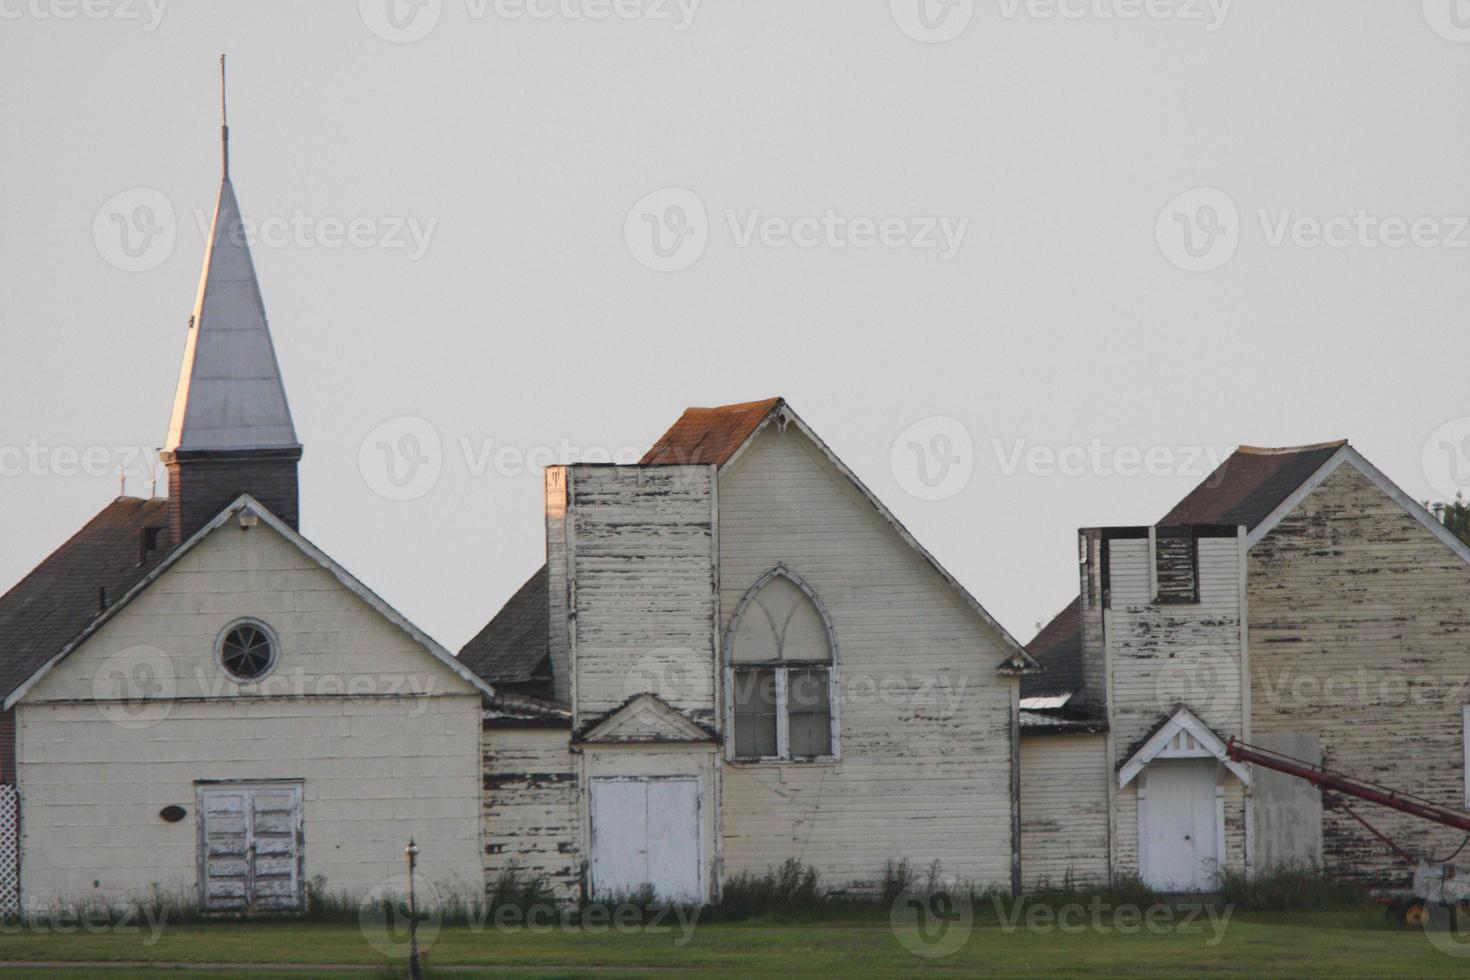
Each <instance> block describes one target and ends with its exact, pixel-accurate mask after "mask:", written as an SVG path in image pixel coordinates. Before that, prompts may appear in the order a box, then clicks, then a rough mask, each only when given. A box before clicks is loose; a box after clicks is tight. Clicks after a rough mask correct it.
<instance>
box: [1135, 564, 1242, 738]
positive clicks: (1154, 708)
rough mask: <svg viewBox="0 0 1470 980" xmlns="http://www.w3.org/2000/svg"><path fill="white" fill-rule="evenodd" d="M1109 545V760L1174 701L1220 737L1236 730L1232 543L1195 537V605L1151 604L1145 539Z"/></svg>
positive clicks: (1236, 592) (1236, 585) (1236, 594)
mask: <svg viewBox="0 0 1470 980" xmlns="http://www.w3.org/2000/svg"><path fill="white" fill-rule="evenodd" d="M1111 550H1112V568H1111V576H1112V583H1113V608H1112V610H1111V612H1110V613H1109V614H1108V630H1107V639H1108V663H1109V669H1110V671H1111V673H1112V698H1113V703H1112V704H1111V705H1110V708H1111V711H1110V719H1109V720H1110V723H1111V726H1112V732H1113V745H1114V757H1113V763H1114V764H1115V765H1116V764H1117V763H1118V762H1121V761H1122V759H1123V757H1124V756H1125V755H1126V754H1127V753H1128V750H1129V749H1130V747H1131V746H1133V744H1134V743H1135V742H1137V741H1138V740H1139V739H1140V738H1142V737H1143V736H1144V735H1145V734H1147V733H1148V731H1149V730H1150V729H1151V728H1152V727H1153V726H1154V724H1155V723H1156V722H1157V721H1158V720H1159V718H1160V716H1162V715H1164V714H1167V713H1168V712H1169V711H1171V710H1173V708H1174V706H1175V705H1176V704H1178V703H1180V702H1183V703H1185V704H1187V705H1188V706H1189V708H1190V710H1192V711H1193V712H1194V713H1195V714H1196V715H1198V716H1199V718H1200V720H1201V721H1203V722H1204V723H1205V724H1207V725H1209V726H1210V727H1211V728H1212V729H1214V730H1215V732H1217V733H1218V734H1219V735H1220V736H1221V737H1222V738H1224V737H1228V736H1229V735H1232V734H1235V733H1238V732H1240V731H1241V720H1242V717H1241V701H1240V692H1241V681H1240V669H1241V668H1240V564H1239V545H1238V542H1237V540H1236V539H1235V538H1202V539H1200V542H1199V577H1200V601H1199V603H1197V604H1195V603H1189V604H1164V605H1155V604H1153V603H1152V597H1151V596H1150V595H1149V584H1148V583H1149V574H1148V563H1149V553H1148V541H1147V540H1145V539H1124V540H1115V541H1112V542H1111Z"/></svg>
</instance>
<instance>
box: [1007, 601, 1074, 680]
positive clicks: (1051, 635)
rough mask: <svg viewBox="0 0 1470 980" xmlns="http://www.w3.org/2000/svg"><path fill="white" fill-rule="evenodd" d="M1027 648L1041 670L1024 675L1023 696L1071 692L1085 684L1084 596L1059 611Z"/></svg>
mask: <svg viewBox="0 0 1470 980" xmlns="http://www.w3.org/2000/svg"><path fill="white" fill-rule="evenodd" d="M1026 652H1027V653H1029V654H1031V656H1032V657H1034V658H1035V659H1036V661H1037V662H1038V663H1040V664H1041V666H1042V670H1041V672H1040V673H1030V674H1022V675H1021V697H1023V698H1037V697H1045V696H1047V695H1055V694H1071V693H1072V692H1073V691H1076V690H1079V689H1080V688H1081V687H1082V597H1081V596H1078V597H1077V598H1076V599H1073V600H1072V601H1071V603H1069V604H1068V606H1067V608H1065V609H1063V610H1062V611H1061V612H1059V613H1057V614H1056V617H1055V618H1054V619H1052V621H1051V622H1049V623H1047V624H1046V626H1044V627H1043V628H1042V630H1041V632H1040V633H1037V634H1036V637H1035V639H1033V640H1032V641H1031V642H1030V643H1028V644H1026Z"/></svg>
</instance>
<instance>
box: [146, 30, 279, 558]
mask: <svg viewBox="0 0 1470 980" xmlns="http://www.w3.org/2000/svg"><path fill="white" fill-rule="evenodd" d="M220 82H221V97H222V103H223V83H224V59H223V57H221V59H220ZM221 109H222V110H223V104H222V105H221ZM222 114H223V113H222ZM220 135H221V144H222V163H223V173H222V176H221V181H220V189H219V197H218V199H217V200H216V201H215V208H214V222H213V223H212V225H211V226H210V231H209V241H208V242H207V243H206V245H205V249H204V268H203V270H202V271H201V273H200V276H199V291H198V294H197V295H196V297H195V300H194V315H193V316H192V317H191V318H190V320H189V334H188V339H187V340H186V341H185V344H184V362H183V366H182V367H181V368H180V369H179V386H178V389H177V391H176V392H175V394H174V408H173V417H172V419H171V420H170V422H169V427H168V439H167V440H166V442H165V443H164V447H163V459H164V462H165V463H166V464H168V469H169V496H170V498H171V499H172V500H173V502H174V506H173V508H171V509H173V510H176V511H178V513H177V515H176V516H177V521H176V524H177V526H176V527H175V531H176V532H177V533H178V534H179V535H180V537H182V536H183V535H186V534H188V533H189V532H190V531H191V530H193V528H195V527H198V526H200V525H202V524H204V523H205V522H207V521H208V520H209V519H210V518H212V517H213V516H214V514H215V513H217V512H218V511H219V510H220V509H222V508H223V507H225V506H226V505H228V504H229V503H230V502H231V501H233V500H234V498H235V497H236V496H238V495H239V493H242V492H248V493H251V494H253V495H255V496H256V497H257V498H259V499H260V500H261V502H262V503H264V504H265V505H266V506H267V507H270V508H271V510H272V511H274V512H275V513H276V515H277V516H279V517H281V518H282V519H283V520H286V521H287V522H288V523H290V524H291V525H293V526H294V525H295V524H296V519H297V514H296V511H297V501H296V460H298V459H300V458H301V444H300V443H299V442H298V441H297V439H296V428H295V426H294V425H293V424H292V421H291V408H290V406H289V405H288V404H287V401H286V386H285V384H284V383H283V382H282V380H281V369H280V365H279V364H278V363H277V361H276V350H275V345H274V344H273V343H272V342H271V334H270V328H269V327H268V326H267V324H266V317H265V303H264V301H263V300H262V299H261V296H260V284H259V282H258V281H257V280H256V277H255V263H254V262H253V261H252V260H251V257H250V246H249V243H248V242H247V241H246V236H245V228H244V225H243V222H242V220H241V216H240V205H239V203H238V202H237V201H236V200H235V188H234V185H233V184H232V183H231V182H230V163H229V125H228V123H227V122H226V123H224V124H223V125H222V126H221V133H220ZM287 471H289V480H287V479H286V476H287ZM286 484H289V486H287V485H286Z"/></svg>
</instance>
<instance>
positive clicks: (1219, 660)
mask: <svg viewBox="0 0 1470 980" xmlns="http://www.w3.org/2000/svg"><path fill="white" fill-rule="evenodd" d="M1240 548H1241V544H1240V540H1239V539H1238V538H1236V537H1206V538H1201V539H1200V540H1199V602H1197V603H1164V604H1158V603H1154V602H1153V595H1152V588H1151V585H1150V576H1149V562H1150V561H1151V556H1150V553H1149V542H1148V539H1147V538H1125V539H1114V540H1112V541H1110V542H1109V551H1110V564H1109V576H1110V579H1111V585H1112V608H1111V609H1110V610H1109V611H1108V613H1107V631H1106V635H1107V664H1108V672H1109V678H1110V683H1111V693H1110V695H1109V703H1108V720H1109V724H1110V727H1111V742H1112V746H1113V758H1112V764H1111V765H1110V766H1109V767H1108V770H1109V776H1110V778H1113V779H1116V773H1117V770H1116V767H1117V765H1118V764H1119V763H1120V762H1122V761H1123V760H1124V759H1126V758H1127V757H1128V756H1129V755H1130V754H1131V753H1132V752H1133V751H1134V750H1136V749H1137V748H1138V745H1139V742H1140V741H1141V740H1142V739H1143V738H1144V736H1145V735H1147V734H1148V733H1149V732H1150V731H1151V730H1152V729H1153V728H1154V726H1155V725H1157V724H1158V722H1159V721H1160V720H1161V719H1163V718H1164V717H1166V716H1167V715H1169V714H1170V713H1171V712H1172V711H1173V710H1174V708H1175V706H1176V705H1178V704H1180V703H1182V704H1184V705H1186V706H1187V707H1188V708H1189V709H1190V710H1191V711H1192V712H1193V713H1194V714H1195V715H1196V716H1197V717H1198V718H1199V719H1200V720H1201V721H1203V722H1204V723H1205V724H1206V725H1208V726H1209V727H1210V728H1211V729H1212V730H1213V731H1214V732H1215V733H1216V734H1218V735H1219V736H1220V737H1221V738H1222V739H1225V738H1229V737H1230V736H1231V735H1240V734H1242V733H1243V731H1244V724H1243V723H1244V714H1243V702H1242V697H1241V696H1242V689H1243V679H1242V677H1243V675H1242V670H1243V660H1242V644H1241V639H1242V632H1241V551H1240ZM1023 773H1024V769H1023ZM1220 785H1221V794H1222V801H1221V802H1222V806H1223V810H1224V824H1223V828H1224V833H1223V836H1224V844H1225V849H1224V858H1223V861H1224V865H1225V869H1226V870H1234V871H1239V870H1243V869H1244V866H1245V804H1244V787H1243V785H1242V784H1241V783H1240V781H1239V780H1238V779H1236V778H1235V777H1234V776H1233V775H1231V774H1230V773H1229V772H1227V771H1224V770H1221V772H1220ZM1138 791H1139V785H1138V781H1137V780H1135V781H1134V782H1132V783H1130V784H1129V785H1128V786H1127V787H1124V788H1122V789H1119V790H1117V791H1116V792H1115V793H1114V797H1113V819H1112V823H1113V869H1114V873H1115V874H1120V875H1135V874H1138V872H1139V864H1138V830H1139V828H1138Z"/></svg>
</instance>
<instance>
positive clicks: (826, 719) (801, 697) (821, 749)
mask: <svg viewBox="0 0 1470 980" xmlns="http://www.w3.org/2000/svg"><path fill="white" fill-rule="evenodd" d="M830 693H831V692H830V689H829V682H828V672H827V671H826V670H825V669H821V668H818V669H814V670H793V671H791V673H790V674H789V675H788V676H787V678H786V709H787V716H788V722H789V725H788V728H787V732H788V735H789V737H790V740H791V754H792V755H793V756H814V755H831V754H832V702H831V697H830Z"/></svg>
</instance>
